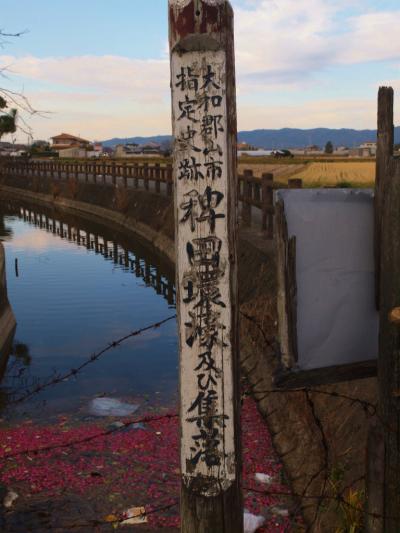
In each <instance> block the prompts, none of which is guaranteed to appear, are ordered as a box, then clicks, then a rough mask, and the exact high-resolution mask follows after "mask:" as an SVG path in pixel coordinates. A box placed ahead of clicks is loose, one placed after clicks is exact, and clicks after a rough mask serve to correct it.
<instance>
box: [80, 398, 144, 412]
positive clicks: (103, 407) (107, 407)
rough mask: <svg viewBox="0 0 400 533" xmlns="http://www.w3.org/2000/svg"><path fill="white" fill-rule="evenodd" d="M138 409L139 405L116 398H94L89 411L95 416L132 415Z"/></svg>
mask: <svg viewBox="0 0 400 533" xmlns="http://www.w3.org/2000/svg"><path fill="white" fill-rule="evenodd" d="M138 409H139V405H137V404H134V403H125V402H121V400H117V399H116V398H105V397H104V398H94V399H93V400H91V402H90V404H89V412H90V414H92V415H94V416H130V415H133V413H135V412H136V411H137V410H138Z"/></svg>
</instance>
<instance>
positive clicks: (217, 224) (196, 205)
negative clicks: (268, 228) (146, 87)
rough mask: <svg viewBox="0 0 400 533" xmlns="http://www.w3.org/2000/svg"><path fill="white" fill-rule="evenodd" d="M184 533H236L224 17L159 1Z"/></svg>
mask: <svg viewBox="0 0 400 533" xmlns="http://www.w3.org/2000/svg"><path fill="white" fill-rule="evenodd" d="M169 39H170V51H171V90H172V126H173V134H174V138H175V147H174V184H175V220H176V235H175V245H176V269H177V276H176V277H177V308H178V327H179V342H180V416H181V471H182V490H181V518H182V532H184V533H194V532H196V533H241V532H242V531H243V509H242V497H241V489H240V479H241V460H240V431H239V407H240V401H239V400H240V394H239V353H238V298H237V254H236V230H237V178H236V142H237V141H236V134H237V132H236V97H235V68H234V41H233V11H232V8H231V6H230V4H229V2H228V1H226V0H169Z"/></svg>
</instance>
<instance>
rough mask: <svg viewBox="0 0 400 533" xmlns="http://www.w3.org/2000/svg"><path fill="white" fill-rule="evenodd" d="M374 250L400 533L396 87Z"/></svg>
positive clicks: (384, 134) (387, 438)
mask: <svg viewBox="0 0 400 533" xmlns="http://www.w3.org/2000/svg"><path fill="white" fill-rule="evenodd" d="M376 168H377V180H376V188H375V195H376V196H375V202H376V213H375V216H376V224H375V251H376V260H377V262H376V271H377V287H378V299H377V302H378V305H379V309H380V331H379V359H378V385H379V414H380V420H381V421H382V422H383V434H384V453H385V458H384V461H385V463H384V490H383V502H384V503H383V514H384V518H383V531H385V533H398V532H399V531H400V395H399V394H398V391H399V388H400V328H399V325H398V323H396V320H394V318H396V316H397V314H398V313H397V310H396V308H398V307H399V306H400V238H399V235H400V161H399V160H397V159H395V158H394V157H393V89H392V88H391V87H381V88H380V89H379V96H378V145H377V155H376Z"/></svg>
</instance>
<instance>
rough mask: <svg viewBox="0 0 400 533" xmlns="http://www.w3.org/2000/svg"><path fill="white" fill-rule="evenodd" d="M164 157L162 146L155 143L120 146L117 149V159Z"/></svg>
mask: <svg viewBox="0 0 400 533" xmlns="http://www.w3.org/2000/svg"><path fill="white" fill-rule="evenodd" d="M160 155H163V151H162V149H161V145H160V144H157V143H153V142H149V143H147V144H140V145H138V144H135V143H127V144H118V145H117V146H116V147H115V157H154V156H160Z"/></svg>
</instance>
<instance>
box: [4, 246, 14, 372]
mask: <svg viewBox="0 0 400 533" xmlns="http://www.w3.org/2000/svg"><path fill="white" fill-rule="evenodd" d="M15 327H16V322H15V317H14V313H13V312H12V309H11V306H10V304H9V302H8V298H7V286H6V268H5V253H4V247H3V245H2V244H1V242H0V378H1V377H2V376H3V374H4V371H5V367H6V366H7V360H8V356H9V351H10V346H11V343H12V340H13V336H14V332H15Z"/></svg>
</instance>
